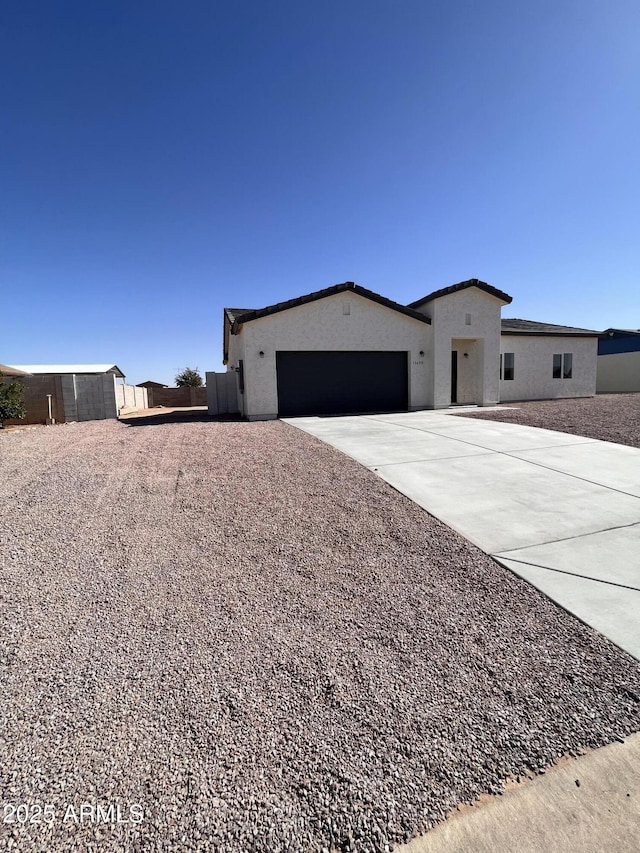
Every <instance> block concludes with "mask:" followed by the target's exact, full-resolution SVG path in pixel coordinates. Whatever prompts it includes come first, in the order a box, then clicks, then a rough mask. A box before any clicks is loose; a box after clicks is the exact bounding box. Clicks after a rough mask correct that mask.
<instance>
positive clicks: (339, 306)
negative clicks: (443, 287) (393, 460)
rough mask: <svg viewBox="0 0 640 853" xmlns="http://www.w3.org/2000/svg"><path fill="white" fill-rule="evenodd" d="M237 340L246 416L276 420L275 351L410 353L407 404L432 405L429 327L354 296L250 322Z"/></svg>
mask: <svg viewBox="0 0 640 853" xmlns="http://www.w3.org/2000/svg"><path fill="white" fill-rule="evenodd" d="M347 311H348V313H346V312H347ZM234 337H235V336H233V335H232V336H231V340H230V345H229V366H231V365H232V364H233V365H235V364H237V359H238V358H243V359H244V365H245V393H244V395H242V396H243V397H244V400H243V412H242V413H243V414H244V415H245V416H246V417H248V418H273V417H277V413H278V390H277V379H276V352H277V351H286V350H293V351H295V350H301V351H305V350H307V351H323V350H333V351H340V350H347V351H348V350H355V351H368V350H376V351H404V352H408V353H409V357H408V361H409V405H410V407H411V408H413V409H418V408H426V407H427V405H428V385H429V382H428V373H429V372H430V368H431V365H430V363H429V361H428V359H427V357H426V356H427V350H428V349H429V342H430V338H431V327H430V326H429V325H427V324H426V323H422V322H421V321H420V320H415V319H413V318H412V317H408V316H405V315H403V314H401V313H400V312H398V311H393V310H392V309H389V308H385V307H384V306H382V305H378V304H377V303H375V302H373V301H371V300H370V299H366V298H364V297H362V296H360V295H358V294H356V293H353V292H345V293H339V294H336V295H335V296H329V297H326V298H325V299H319V300H317V301H316V302H310V303H307V304H306V305H300V306H297V307H296V308H291V309H289V310H288V311H282V312H280V313H278V314H273V315H271V316H267V317H261V318H260V319H259V320H254V321H252V322H250V323H247V324H246V325H244V326H243V327H242V333H241V337H242V338H243V341H242V344H241V345H239V343H238V342H236V343H235V344H232V341H233V339H234ZM241 350H242V352H241ZM232 351H233V358H232ZM261 351H262V352H263V353H264V355H263V356H262V357H261V356H260V352H261ZM420 351H423V352H424V353H425V356H424V357H421V356H420V355H419V353H420Z"/></svg>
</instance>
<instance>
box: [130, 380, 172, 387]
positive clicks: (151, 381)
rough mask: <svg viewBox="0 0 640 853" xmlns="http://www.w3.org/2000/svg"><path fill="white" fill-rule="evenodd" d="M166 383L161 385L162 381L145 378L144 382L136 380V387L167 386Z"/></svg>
mask: <svg viewBox="0 0 640 853" xmlns="http://www.w3.org/2000/svg"><path fill="white" fill-rule="evenodd" d="M168 387H169V386H168V385H163V384H162V382H154V381H153V379H147V381H146V382H138V384H137V385H136V388H147V389H148V388H168Z"/></svg>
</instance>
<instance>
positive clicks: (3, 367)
mask: <svg viewBox="0 0 640 853" xmlns="http://www.w3.org/2000/svg"><path fill="white" fill-rule="evenodd" d="M0 375H1V376H3V377H5V376H6V377H10V378H11V379H16V378H17V377H19V376H28V375H29V374H28V373H25V371H24V370H18V369H17V368H16V367H9V365H8V364H0Z"/></svg>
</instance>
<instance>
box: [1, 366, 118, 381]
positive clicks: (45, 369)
mask: <svg viewBox="0 0 640 853" xmlns="http://www.w3.org/2000/svg"><path fill="white" fill-rule="evenodd" d="M13 367H16V368H17V369H18V370H24V371H26V372H27V373H33V374H43V373H46V374H49V373H55V374H60V373H115V375H116V376H118V377H119V378H120V379H124V373H123V372H122V371H121V370H120V368H119V367H118V365H117V364H14V365H13Z"/></svg>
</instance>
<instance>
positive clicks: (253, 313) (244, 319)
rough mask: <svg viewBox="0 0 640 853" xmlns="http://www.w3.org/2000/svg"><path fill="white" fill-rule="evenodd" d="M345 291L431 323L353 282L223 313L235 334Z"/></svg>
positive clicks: (227, 309)
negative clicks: (256, 322) (246, 325)
mask: <svg viewBox="0 0 640 853" xmlns="http://www.w3.org/2000/svg"><path fill="white" fill-rule="evenodd" d="M347 291H349V292H352V293H356V294H358V296H363V297H364V298H365V299H370V300H371V301H372V302H377V303H378V305H384V306H385V308H391V310H393V311H398V312H399V313H400V314H405V315H406V316H407V317H412V318H413V319H414V320H420V322H422V323H429V324H430V323H431V320H430V319H429V318H428V317H425V315H424V314H420V313H419V312H418V311H414V310H413V309H412V308H411V307H408V306H406V305H400V303H399V302H393V300H391V299H387V298H386V297H384V296H380V294H379V293H374V292H373V291H372V290H366V288H364V287H360V285H359V284H356V283H355V282H353V281H344V282H342V284H334V285H333V287H326V288H325V289H324V290H316V291H315V292H314V293H308V294H306V295H305V296H298V297H297V298H296V299H289V300H287V301H286V302H278V303H276V304H275V305H268V306H267V307H266V308H254V309H251V308H225V309H224V313H225V315H226V317H227V318H228V320H229V322H230V324H231V334H235V333H236V332H237V328H238V326H240V325H242V324H243V323H250V322H251V321H252V320H258V319H260V318H261V317H267V316H269V315H271V314H278V313H279V312H280V311H288V310H289V309H290V308H297V307H298V306H299V305H306V304H307V303H309V302H316V301H317V300H318V299H326V297H327V296H335V295H336V294H338V293H345V292H347Z"/></svg>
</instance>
